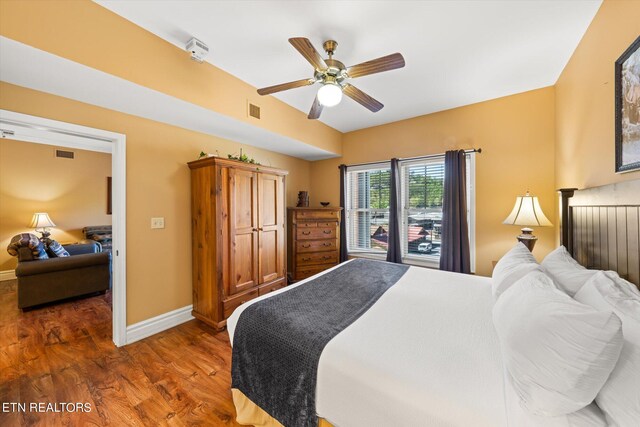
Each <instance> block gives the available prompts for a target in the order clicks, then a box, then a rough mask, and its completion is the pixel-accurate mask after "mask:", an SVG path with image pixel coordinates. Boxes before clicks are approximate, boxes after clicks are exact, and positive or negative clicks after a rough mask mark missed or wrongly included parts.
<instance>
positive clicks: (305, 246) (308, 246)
mask: <svg viewBox="0 0 640 427" xmlns="http://www.w3.org/2000/svg"><path fill="white" fill-rule="evenodd" d="M302 247H303V248H310V247H311V245H309V244H306V245H302Z"/></svg>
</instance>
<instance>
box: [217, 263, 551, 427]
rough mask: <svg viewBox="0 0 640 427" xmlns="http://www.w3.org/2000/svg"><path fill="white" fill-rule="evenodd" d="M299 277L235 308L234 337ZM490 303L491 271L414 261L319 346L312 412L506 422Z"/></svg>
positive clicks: (381, 422)
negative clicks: (246, 319) (251, 314)
mask: <svg viewBox="0 0 640 427" xmlns="http://www.w3.org/2000/svg"><path fill="white" fill-rule="evenodd" d="M334 268H339V266H338V267H334ZM305 282H306V281H302V282H299V283H297V284H295V285H293V286H290V287H288V288H284V289H281V290H279V291H276V292H274V293H271V294H269V295H266V296H264V297H260V298H257V299H255V300H252V301H250V302H248V303H246V304H244V305H243V306H241V307H239V308H238V309H236V311H235V312H234V313H233V314H232V315H231V317H230V318H229V319H228V321H227V327H228V330H229V335H230V337H231V341H232V342H233V332H234V329H235V325H236V323H237V321H238V318H239V316H240V314H241V313H242V311H243V310H244V308H246V307H247V306H249V305H250V304H252V303H255V302H256V301H259V300H261V299H264V298H269V297H271V296H273V295H275V294H277V293H281V292H286V291H287V290H289V289H291V288H292V287H295V286H304V284H305ZM492 307H493V298H492V296H491V286H490V279H489V278H485V277H479V276H469V275H461V274H455V273H447V272H442V271H438V270H429V269H424V268H419V267H411V268H410V269H409V270H408V271H407V273H406V274H405V275H404V276H403V277H402V278H401V279H400V281H398V283H396V284H395V285H394V286H393V287H391V289H389V290H388V291H387V292H386V293H385V294H384V295H383V296H382V297H381V298H380V299H379V300H378V302H376V304H374V305H373V307H371V308H370V309H369V310H368V311H367V312H366V313H364V314H363V315H362V316H361V317H360V318H359V319H358V320H356V321H355V322H354V323H353V324H352V325H351V326H349V327H348V328H346V329H345V330H344V331H342V332H341V333H340V334H338V335H337V336H336V337H335V338H333V339H332V340H331V341H330V342H329V343H328V344H327V346H326V347H325V349H324V351H323V353H322V355H321V357H320V363H319V367H318V383H317V389H316V409H317V412H318V415H319V416H320V417H322V418H325V419H327V420H328V421H330V422H331V423H332V424H334V425H335V426H336V427H359V426H367V427H371V426H411V427H413V426H429V427H445V426H462V427H467V426H474V427H482V426H491V427H501V426H506V425H507V424H508V423H507V413H508V412H510V411H508V410H507V408H506V403H505V397H504V396H505V394H504V393H505V392H504V388H503V384H504V382H503V365H502V361H501V356H500V347H499V343H498V337H497V335H496V333H495V331H494V327H493V323H492V319H491V309H492ZM509 400H510V401H512V402H513V401H514V399H509ZM509 400H507V401H509ZM513 425H514V424H512V427H513ZM554 425H555V424H554Z"/></svg>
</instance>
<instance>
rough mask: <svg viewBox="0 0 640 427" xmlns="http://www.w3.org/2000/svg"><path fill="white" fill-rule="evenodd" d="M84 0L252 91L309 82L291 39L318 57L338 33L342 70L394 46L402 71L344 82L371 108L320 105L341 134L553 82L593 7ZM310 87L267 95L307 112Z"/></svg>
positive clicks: (578, 0) (562, 3)
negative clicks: (203, 46) (190, 44)
mask: <svg viewBox="0 0 640 427" xmlns="http://www.w3.org/2000/svg"><path fill="white" fill-rule="evenodd" d="M95 1H96V2H97V3H99V4H101V5H102V6H104V7H106V8H108V9H110V10H112V11H113V12H115V13H117V14H119V15H121V16H123V17H124V18H126V19H128V20H130V21H132V22H134V23H135V24H137V25H139V26H141V27H143V28H145V29H147V30H149V31H150V32H152V33H154V34H156V35H158V36H159V37H162V38H163V39H165V40H167V41H169V42H171V43H173V44H175V45H176V46H178V47H180V48H184V46H185V45H186V42H187V41H188V40H189V39H190V38H191V37H192V36H195V37H197V38H199V39H201V40H202V41H204V42H205V43H207V44H208V45H209V48H210V49H211V52H210V54H209V56H208V57H207V59H206V60H207V61H208V62H211V63H212V64H214V65H216V66H218V67H220V68H222V69H223V70H225V71H227V72H229V73H231V74H233V75H234V76H236V77H238V78H240V79H242V80H244V81H246V82H247V83H250V84H251V85H253V86H255V87H264V86H271V85H274V84H277V83H283V82H287V81H291V80H298V79H302V78H307V77H312V74H313V73H312V67H311V65H309V64H308V63H307V62H306V61H305V60H304V58H303V57H302V56H301V55H300V54H299V53H298V52H297V51H296V50H295V49H294V48H293V47H292V46H291V45H290V44H289V43H288V42H287V39H288V38H290V37H307V38H309V39H310V40H311V42H312V43H313V44H314V45H315V47H316V49H317V50H318V51H320V52H322V50H321V49H322V42H323V41H324V40H326V39H329V38H331V39H335V40H337V41H338V44H339V46H338V49H337V52H336V54H335V56H334V57H335V59H338V60H340V61H342V62H344V63H345V65H347V66H349V65H354V64H357V63H360V62H363V61H367V60H370V59H373V58H377V57H380V56H384V55H387V54H390V53H394V52H400V53H402V54H403V55H404V57H405V60H406V64H407V65H406V67H405V68H402V69H399V70H394V71H389V72H386V73H381V74H376V75H371V76H366V77H361V78H359V79H355V80H353V81H352V83H353V84H354V85H355V86H357V87H358V88H360V89H362V90H363V91H365V92H367V93H368V94H369V95H371V96H373V97H374V98H376V99H378V100H379V101H380V102H382V103H383V104H384V105H385V107H384V108H383V109H382V110H381V111H380V112H378V113H371V112H369V111H368V110H366V109H365V108H364V107H362V106H360V105H359V104H356V103H355V102H354V101H352V100H351V99H348V98H345V99H344V100H343V101H342V103H340V104H339V105H338V106H336V107H333V108H325V109H324V111H323V113H322V117H321V121H322V122H324V123H326V124H328V125H329V126H331V127H333V128H335V129H338V130H340V131H342V132H347V131H352V130H356V129H361V128H365V127H370V126H375V125H380V124H384V123H389V122H393V121H397V120H402V119H406V118H410V117H415V116H419V115H423V114H428V113H433V112H436V111H442V110H446V109H449V108H454V107H459V106H462V105H468V104H472V103H476V102H480V101H485V100H488V99H494V98H498V97H501V96H506V95H511V94H514V93H519V92H524V91H528V90H533V89H537V88H541V87H545V86H549V85H553V84H554V83H555V82H556V80H557V79H558V77H559V76H560V73H561V71H562V69H563V68H564V66H565V65H566V63H567V61H568V60H569V58H570V57H571V54H572V53H573V51H574V50H575V48H576V46H577V45H578V42H579V41H580V39H581V38H582V36H583V34H584V32H585V31H586V29H587V27H588V25H589V24H590V22H591V20H592V19H593V17H594V16H595V14H596V12H597V10H598V8H599V7H600V4H601V2H602V1H601V0H549V1H545V0H539V1H538V0H531V1H525V0H518V1H516V0H512V1H489V0H484V1H195V0H182V1H177V0H128V1H111V0H109V1H105V0H95ZM322 53H324V52H322ZM185 60H186V58H185ZM316 90H317V88H316V87H305V88H299V89H293V90H290V91H286V92H282V93H280V94H276V95H275V96H276V97H277V98H278V99H281V100H282V101H284V102H286V103H287V104H289V105H291V106H293V107H295V108H297V109H299V110H301V111H304V112H308V111H309V109H310V107H311V104H312V102H313V98H314V94H315V91H316Z"/></svg>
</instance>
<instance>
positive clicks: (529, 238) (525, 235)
mask: <svg viewBox="0 0 640 427" xmlns="http://www.w3.org/2000/svg"><path fill="white" fill-rule="evenodd" d="M520 231H522V234H521V235H519V236H518V237H517V239H518V242H520V243H522V244H524V245H525V246H526V247H527V249H529V252H533V247H534V246H535V245H536V242H537V241H538V238H537V237H536V236H534V235H533V234H532V233H533V229H531V228H523V229H522V230H520Z"/></svg>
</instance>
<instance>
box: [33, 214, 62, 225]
mask: <svg viewBox="0 0 640 427" xmlns="http://www.w3.org/2000/svg"><path fill="white" fill-rule="evenodd" d="M55 226H56V225H55V224H54V223H53V221H51V218H49V214H48V213H46V212H36V213H34V214H33V219H32V220H31V224H30V225H29V227H31V228H46V227H55Z"/></svg>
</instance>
